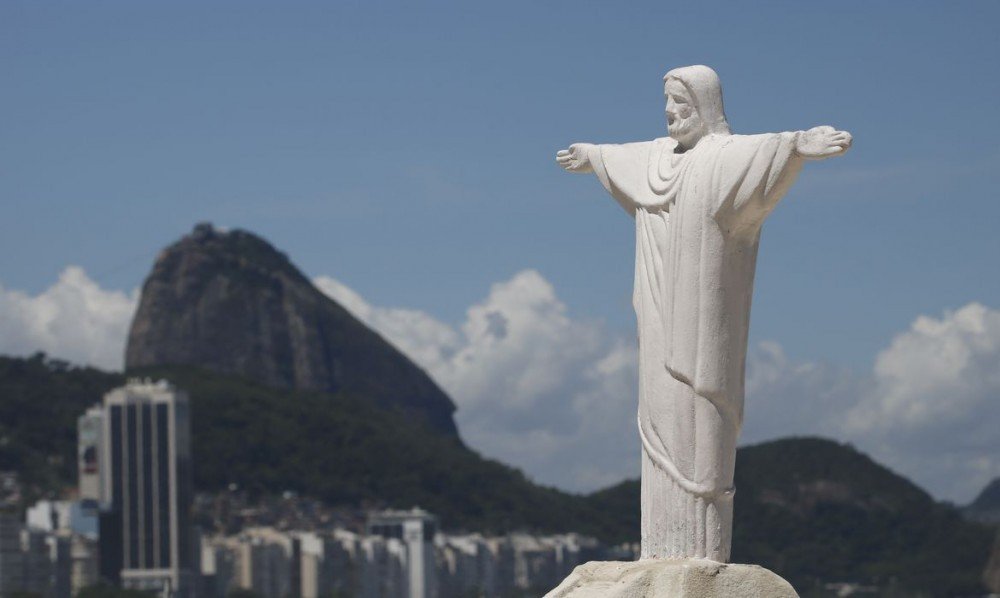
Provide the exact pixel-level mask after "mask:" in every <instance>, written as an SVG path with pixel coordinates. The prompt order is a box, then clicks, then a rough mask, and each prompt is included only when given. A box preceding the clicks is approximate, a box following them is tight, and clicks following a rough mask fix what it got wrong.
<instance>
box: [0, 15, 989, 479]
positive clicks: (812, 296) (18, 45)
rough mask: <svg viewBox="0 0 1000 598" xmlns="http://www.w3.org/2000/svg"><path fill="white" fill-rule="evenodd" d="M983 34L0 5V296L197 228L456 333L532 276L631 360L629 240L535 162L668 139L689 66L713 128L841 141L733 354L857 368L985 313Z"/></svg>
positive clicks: (116, 270) (112, 272)
mask: <svg viewBox="0 0 1000 598" xmlns="http://www.w3.org/2000/svg"><path fill="white" fill-rule="evenodd" d="M695 4H696V6H695ZM997 22H1000V4H998V3H996V2H973V1H970V2H962V3H945V2H936V3H930V2H906V3H901V2H900V3H889V2H884V3H867V2H843V3H837V4H836V5H834V4H832V3H823V4H820V3H802V2H766V3H737V2H732V3H712V2H699V3H673V2H630V3H619V4H609V3H587V2H573V3H570V2H544V3H542V2H524V3H517V2H505V3H489V4H486V3H482V4H474V3H429V4H423V5H420V6H416V5H413V4H402V3H372V2H368V3H362V2H355V3H347V2H344V3H324V4H321V3H297V2H288V3H261V2H239V3H236V2H213V3H200V2H171V3H151V2H143V3H136V2H88V3H71V2H66V3H51V2H15V1H8V2H4V3H3V4H0V80H2V81H3V84H2V85H3V92H2V93H0V114H3V115H4V116H3V118H2V119H0V202H2V205H3V208H4V210H3V214H4V218H2V219H0V290H6V292H17V293H21V294H23V295H24V296H26V297H38V296H40V295H41V294H42V293H44V292H45V291H46V289H49V288H50V287H52V285H54V284H55V283H56V281H57V279H59V277H60V273H62V272H64V270H65V269H66V268H67V267H68V266H79V267H80V268H82V270H83V271H84V272H85V273H86V276H87V277H89V279H90V280H92V281H94V282H95V283H96V284H97V285H98V286H99V287H100V288H101V289H103V290H105V291H108V292H111V291H119V290H120V291H124V292H125V293H130V292H131V291H132V290H133V289H135V288H136V287H138V286H139V285H140V284H141V282H142V279H143V277H144V276H145V274H146V273H147V271H148V269H149V267H150V265H151V263H152V260H153V258H154V257H155V254H156V252H157V251H158V250H159V249H160V248H161V247H162V246H164V245H165V244H167V243H169V242H171V241H173V240H175V239H176V238H177V237H179V236H180V235H182V234H184V233H185V232H187V231H188V230H190V228H191V227H192V226H193V225H194V223H195V222H198V221H202V220H209V221H212V222H214V223H216V224H217V225H222V226H227V227H240V228H246V229H249V230H252V231H255V232H257V233H260V234H261V235H263V236H265V237H266V238H268V239H269V240H270V241H272V242H273V243H274V244H275V245H277V246H278V247H279V248H281V249H282V250H283V251H285V252H286V253H288V254H289V256H290V257H291V258H292V259H293V260H294V261H295V262H296V263H297V264H298V265H299V266H300V267H301V268H302V269H303V270H304V271H305V272H306V273H307V274H309V275H310V276H329V277H333V278H334V279H336V280H337V281H339V282H340V283H342V284H344V285H347V286H348V287H349V288H350V289H351V290H352V292H355V293H357V294H358V295H359V296H360V297H363V298H364V300H365V301H366V302H367V303H369V304H371V305H376V306H386V307H405V308H407V309H410V310H415V311H418V312H420V313H421V314H425V315H429V316H431V317H433V318H434V319H435V320H436V321H438V322H440V323H444V324H446V325H449V326H452V327H454V328H456V329H457V328H461V326H462V325H463V321H464V320H465V319H466V318H467V310H468V309H469V307H470V306H473V305H476V304H477V302H480V303H481V302H483V301H484V299H483V298H484V297H487V295H488V294H489V293H490V292H491V291H490V289H491V287H493V285H496V284H498V283H503V282H505V281H507V282H510V281H514V280H516V277H517V275H518V273H523V272H525V271H529V270H530V271H533V272H535V273H537V274H538V275H539V277H540V279H539V280H542V281H544V282H546V283H547V284H549V285H551V289H552V292H553V293H554V294H555V295H556V296H557V297H558V299H559V301H561V303H562V304H563V305H564V307H565V309H566V311H567V313H568V314H570V315H571V316H572V317H573V318H576V319H578V320H579V321H582V322H588V323H594V322H596V323H598V324H597V325H598V326H599V328H600V330H601V332H600V334H601V335H603V336H604V337H606V338H608V339H612V340H611V341H608V342H615V341H616V339H625V341H624V342H628V339H630V338H634V319H633V315H632V312H631V305H630V296H631V284H632V281H631V278H632V263H633V257H632V250H633V246H632V243H633V232H632V227H631V222H630V220H629V219H628V218H627V217H626V216H625V215H624V213H622V212H621V211H620V209H619V208H618V207H617V206H616V204H615V203H614V202H613V201H612V200H611V199H610V198H608V197H607V196H606V195H605V193H604V192H603V190H602V189H601V187H600V185H599V184H598V183H597V181H596V180H594V179H593V178H592V177H582V176H570V175H567V174H565V173H563V172H562V171H561V170H560V169H559V168H558V167H557V166H556V165H555V162H554V154H555V152H556V150H558V149H561V148H562V147H564V146H566V145H567V144H569V143H571V142H574V141H594V142H620V141H629V140H642V139H649V138H653V137H659V136H663V135H665V131H664V128H665V124H664V119H663V105H662V103H663V98H662V87H661V77H662V75H663V73H664V72H665V71H667V70H668V69H670V68H673V67H676V66H682V65H686V64H693V63H703V64H708V65H710V66H712V67H713V68H715V69H716V70H717V71H718V72H719V74H720V76H721V78H722V82H723V87H724V91H725V98H726V112H727V114H728V116H729V120H730V123H731V124H732V125H733V129H734V131H735V132H739V133H754V132H764V131H777V130H796V129H805V128H809V127H811V126H815V125H820V124H831V125H835V126H837V127H838V128H843V129H847V130H849V131H851V132H852V133H853V135H854V138H855V146H854V148H853V149H852V150H851V151H850V152H849V153H848V154H847V155H846V156H844V157H843V158H840V159H837V160H831V161H828V162H824V163H821V164H810V165H808V166H807V168H806V169H805V171H804V172H803V174H802V175H801V177H800V178H799V181H798V183H797V184H796V186H795V187H794V188H793V190H792V191H791V192H790V193H789V194H788V195H787V196H786V199H785V200H784V202H783V203H782V205H781V206H780V208H779V209H778V210H777V211H776V212H775V213H774V214H773V215H772V216H771V218H770V219H769V221H768V223H767V224H766V226H765V228H764V232H763V237H762V244H761V250H760V256H759V263H758V272H757V284H756V292H755V297H754V310H753V317H752V325H751V344H753V345H757V344H759V343H761V342H769V343H775V345H774V346H780V347H781V350H782V353H783V355H785V356H787V358H788V359H789V360H791V361H795V362H796V363H810V364H822V367H824V368H831V369H833V370H836V369H838V368H844V369H847V370H850V371H856V372H861V373H860V374H858V375H859V376H861V377H864V376H868V375H869V374H868V372H869V370H872V369H873V362H874V360H876V358H877V356H878V355H879V353H880V352H881V351H884V350H885V349H886V348H887V347H889V346H890V344H891V342H892V340H893V339H894V338H897V337H898V335H900V334H904V333H905V331H907V330H908V329H910V327H911V325H912V324H913V323H914V322H915V321H916V320H917V319H918V318H919V317H921V316H928V317H932V318H939V319H944V320H946V319H948V317H949V316H948V315H947V314H950V313H952V312H954V311H955V310H960V309H961V308H963V306H966V305H968V304H971V303H973V302H975V303H977V304H981V305H982V306H985V307H986V308H988V309H989V310H994V309H995V308H997V307H1000V277H998V276H997V275H996V272H997V270H998V269H997V257H998V256H1000V235H998V234H997V232H996V231H997V225H998V224H1000V205H998V201H997V200H998V199H1000V198H998V197H997V191H996V189H997V188H998V185H1000V174H998V173H1000V143H998V141H997V137H996V134H997V131H998V129H1000V118H998V116H997V110H996V108H997V98H998V97H1000V77H998V75H997V72H998V68H997V67H998V58H1000V42H998V41H997V37H996V35H995V24H996V23H997ZM949 310H950V311H949ZM992 313H993V312H992V311H990V312H989V314H992ZM9 317H14V316H9ZM18 317H21V316H18ZM944 320H942V321H944ZM386 334H389V333H386ZM390 336H391V335H390ZM26 342H27V341H26ZM400 343H401V344H404V345H405V344H406V343H405V342H403V341H400ZM5 348H6V350H7V351H11V352H16V351H17V350H22V351H23V350H27V346H24V347H21V346H18V347H10V346H7V347H5ZM49 349H50V350H51V347H49ZM56 352H57V353H58V351H56ZM994 357H995V356H994V355H993V354H990V356H988V357H987V358H986V359H987V360H990V359H993V358H994ZM989 363H990V364H994V362H992V361H990V362H989ZM997 365H998V368H1000V364H997ZM442 375H443V374H442ZM446 386H447V384H446ZM459 386H460V385H459ZM989 389H990V390H989V392H993V387H989ZM449 390H452V392H453V393H454V392H455V391H454V389H452V388H449ZM996 396H997V397H1000V394H998V395H996ZM459 402H460V404H461V401H459ZM470 409H471V407H470ZM751 409H753V406H752V404H751V403H749V402H748V412H749V411H750V410H751ZM748 417H749V416H748ZM748 425H749V422H748ZM998 427H1000V426H998ZM785 431H786V432H788V433H792V432H800V431H808V430H806V429H805V428H803V429H798V428H794V427H793V429H789V430H785ZM780 432H781V430H778V431H776V432H775V433H776V434H777V433H780ZM987 441H988V443H994V442H995V443H996V444H997V445H998V446H1000V440H998V439H997V438H996V435H994V436H993V437H988V438H987ZM484 446H486V445H484ZM992 446H993V444H990V447H992ZM483 450H488V449H487V448H484V449H483ZM872 450H875V449H872ZM984 450H985V449H984ZM876 452H877V451H876ZM501 456H506V455H501ZM510 459H511V460H516V457H510ZM525 459H527V458H526V457H525ZM901 467H902V466H901ZM991 468H992V469H991ZM904 469H905V467H904ZM984 471H989V472H995V473H993V475H996V474H1000V465H998V464H997V463H991V464H989V465H987V466H986V469H985V470H984ZM536 475H538V476H539V477H544V472H538V473H537V474H536ZM982 475H987V474H985V473H984V474H982ZM980 477H982V476H980ZM595 479H596V478H595ZM927 483H928V484H931V482H927ZM934 483H937V484H939V485H941V486H942V487H945V486H947V484H948V483H950V482H945V481H938V482H934ZM977 483H978V481H977ZM564 485H567V486H573V485H574V483H572V482H565V484H564ZM577 485H578V486H579V485H582V486H586V483H585V482H581V483H579V484H577ZM939 494H946V493H945V492H939ZM965 494H968V492H967V491H966V492H965Z"/></svg>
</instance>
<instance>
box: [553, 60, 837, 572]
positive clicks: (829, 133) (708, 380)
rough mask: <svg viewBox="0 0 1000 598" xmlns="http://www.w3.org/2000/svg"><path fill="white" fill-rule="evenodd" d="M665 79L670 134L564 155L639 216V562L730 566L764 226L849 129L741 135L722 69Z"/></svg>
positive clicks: (583, 146)
mask: <svg viewBox="0 0 1000 598" xmlns="http://www.w3.org/2000/svg"><path fill="white" fill-rule="evenodd" d="M664 82H665V86H664V90H665V95H666V101H667V110H666V112H667V129H668V130H669V133H670V136H669V137H664V138H660V139H656V140H653V141H643V142H638V143H626V144H623V145H592V144H589V143H575V144H573V145H571V146H570V147H569V149H566V150H562V151H560V152H559V153H558V154H556V160H557V161H558V163H559V165H560V166H562V167H563V168H565V169H566V170H568V171H570V172H581V173H588V172H593V173H594V174H596V175H597V178H598V179H600V181H601V183H602V184H603V185H604V187H605V188H606V189H607V190H608V192H609V193H610V194H611V195H612V197H614V198H615V200H617V201H618V203H619V204H621V206H622V207H623V208H625V211H626V212H628V213H629V214H631V215H632V216H633V217H634V218H635V234H636V249H635V292H634V295H633V305H634V306H635V313H636V316H637V319H638V326H639V437H640V439H641V441H642V448H643V450H642V558H643V559H650V558H674V559H676V558H703V559H710V560H713V561H718V562H722V563H725V562H727V561H728V559H729V551H730V544H731V538H732V519H733V493H734V488H733V468H734V465H735V460H736V440H737V437H738V436H739V432H740V427H741V425H742V422H743V383H744V380H743V379H744V367H745V358H746V350H747V330H748V325H749V318H750V298H751V295H752V294H753V277H754V267H755V262H756V259H757V244H758V241H759V239H760V230H761V226H762V225H763V223H764V219H765V218H767V215H768V214H769V213H770V212H771V210H772V209H774V206H775V205H776V204H777V203H778V200H780V199H781V197H782V196H783V195H784V194H785V192H786V191H788V188H789V187H790V186H791V184H792V183H793V182H794V181H795V177H796V176H797V175H798V173H799V169H800V168H801V167H802V164H803V162H804V161H805V160H822V159H824V158H830V157H833V156H839V155H840V154H843V153H844V152H845V151H847V149H848V148H849V147H850V146H851V135H850V134H849V133H847V132H844V131H837V130H835V129H834V128H833V127H825V126H824V127H815V128H813V129H809V130H808V131H797V132H791V133H765V134H762V135H733V134H732V133H731V132H730V130H729V123H728V122H726V115H725V113H724V112H723V108H722V88H721V86H720V83H719V77H718V75H716V74H715V71H713V70H712V69H710V68H708V67H706V66H689V67H684V68H678V69H674V70H672V71H670V72H669V73H667V74H666V76H665V77H664Z"/></svg>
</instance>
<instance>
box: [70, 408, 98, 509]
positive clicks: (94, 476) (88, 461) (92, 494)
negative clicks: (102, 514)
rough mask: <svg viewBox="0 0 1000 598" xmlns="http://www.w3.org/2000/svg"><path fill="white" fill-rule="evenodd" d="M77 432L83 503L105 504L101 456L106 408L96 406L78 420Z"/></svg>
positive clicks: (79, 478)
mask: <svg viewBox="0 0 1000 598" xmlns="http://www.w3.org/2000/svg"><path fill="white" fill-rule="evenodd" d="M76 430H77V451H76V462H77V472H78V473H77V479H78V483H79V488H80V500H81V501H94V502H96V503H102V502H105V497H104V494H103V492H104V487H105V481H104V479H103V476H104V475H105V471H104V468H103V467H101V461H102V459H101V455H102V453H103V451H104V442H103V440H104V407H103V405H95V406H94V407H91V408H90V409H88V410H87V412H86V413H84V414H83V415H81V416H80V417H79V418H77V420H76Z"/></svg>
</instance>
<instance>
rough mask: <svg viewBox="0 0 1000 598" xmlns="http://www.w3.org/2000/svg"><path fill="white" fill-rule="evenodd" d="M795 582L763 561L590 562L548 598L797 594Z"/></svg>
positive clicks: (791, 597)
mask: <svg viewBox="0 0 1000 598" xmlns="http://www.w3.org/2000/svg"><path fill="white" fill-rule="evenodd" d="M797 596H798V594H797V593H796V592H795V590H794V589H793V588H792V586H791V585H790V584H789V583H788V582H787V581H785V580H784V579H782V578H781V577H779V576H778V575H776V574H774V573H773V572H771V571H769V570H767V569H765V568H763V567H758V566H757V565H727V564H723V563H717V562H715V561H708V560H702V559H683V560H669V559H647V560H641V561H636V562H631V563H627V562H613V561H611V562H598V561H594V562H590V563H586V564H583V565H580V566H579V567H577V568H576V569H575V570H574V571H573V573H571V574H570V576H569V577H567V578H566V580H565V581H563V582H562V584H560V585H559V587H558V588H556V589H554V590H552V591H551V592H549V593H548V594H546V595H545V598H667V597H670V598H675V597H684V598H689V597H690V598H715V597H719V598H723V597H725V598H736V597H738V598H797Z"/></svg>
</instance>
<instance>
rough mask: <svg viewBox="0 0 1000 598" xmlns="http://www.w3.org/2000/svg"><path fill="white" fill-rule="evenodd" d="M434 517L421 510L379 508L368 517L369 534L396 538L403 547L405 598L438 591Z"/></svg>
mask: <svg viewBox="0 0 1000 598" xmlns="http://www.w3.org/2000/svg"><path fill="white" fill-rule="evenodd" d="M436 533H437V518H436V517H434V516H433V515H431V514H430V513H428V512H427V511H423V510H421V509H412V510H409V511H382V512H380V513H376V514H374V515H372V516H371V517H370V518H369V519H368V534H369V535H371V536H382V537H383V538H386V539H387V540H389V539H396V540H399V541H400V542H402V544H403V546H404V547H405V558H406V578H407V589H408V591H407V593H406V596H407V598H431V597H433V596H435V595H436V594H437V575H436V572H437V568H436V566H435V561H434V535H435V534H436Z"/></svg>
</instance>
